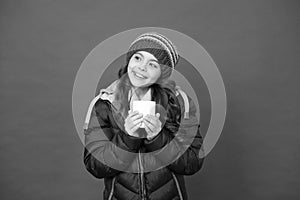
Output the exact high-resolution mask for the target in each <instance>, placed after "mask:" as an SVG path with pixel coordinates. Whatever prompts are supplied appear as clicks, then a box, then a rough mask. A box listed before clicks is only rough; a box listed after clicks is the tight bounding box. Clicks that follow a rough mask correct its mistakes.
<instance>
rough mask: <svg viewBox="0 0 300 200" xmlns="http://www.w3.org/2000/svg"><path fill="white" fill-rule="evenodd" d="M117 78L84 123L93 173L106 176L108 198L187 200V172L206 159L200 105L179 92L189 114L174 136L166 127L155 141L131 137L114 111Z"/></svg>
mask: <svg viewBox="0 0 300 200" xmlns="http://www.w3.org/2000/svg"><path fill="white" fill-rule="evenodd" d="M116 83H117V82H114V83H113V84H111V85H110V86H109V87H108V88H106V89H103V90H101V91H100V94H99V95H98V96H97V97H96V98H94V99H93V101H92V102H91V104H90V107H89V109H88V113H87V117H86V120H85V127H84V133H85V148H84V164H85V166H86V169H87V170H88V171H89V172H90V173H91V174H92V175H93V176H94V177H96V178H99V179H102V178H104V185H105V188H104V191H103V199H104V200H187V199H188V196H187V191H186V187H185V182H184V176H185V175H192V174H195V173H196V172H198V171H199V170H200V168H201V167H202V164H203V157H202V158H200V157H199V151H200V149H201V146H202V141H203V139H202V136H201V134H200V131H199V127H200V125H199V122H198V120H197V117H196V106H195V104H194V103H193V101H192V100H191V99H190V98H189V97H187V96H184V95H182V94H184V93H182V92H181V94H180V93H177V100H178V101H179V104H180V105H182V106H181V107H182V108H184V109H181V113H179V114H181V116H184V117H182V118H181V125H180V127H179V128H178V129H177V131H176V134H175V135H174V133H171V131H170V130H169V129H167V128H166V126H164V127H163V128H162V130H161V132H160V133H159V134H158V135H157V136H156V137H155V138H154V139H152V140H150V141H149V140H147V139H145V138H137V137H132V136H130V135H128V134H127V133H126V131H125V130H124V127H123V126H122V124H120V123H119V120H118V119H119V118H118V117H117V116H115V115H114V114H113V113H114V106H113V104H112V101H113V98H114V90H115V86H116ZM187 98H188V100H189V102H188V103H187V102H186V101H187ZM170 101H172V100H171V99H170ZM173 101H174V99H173ZM121 123H122V122H121ZM143 130H144V129H143ZM175 136H177V137H175Z"/></svg>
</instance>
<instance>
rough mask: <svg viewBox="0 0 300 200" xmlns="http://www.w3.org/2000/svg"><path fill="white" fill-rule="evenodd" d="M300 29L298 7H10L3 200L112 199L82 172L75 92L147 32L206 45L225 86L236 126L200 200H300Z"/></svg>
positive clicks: (202, 176)
mask: <svg viewBox="0 0 300 200" xmlns="http://www.w3.org/2000/svg"><path fill="white" fill-rule="evenodd" d="M299 22H300V14H299V2H298V1H296V0H295V1H283V0H282V1H278V0H274V1H270V0H268V1H259V0H253V1H244V0H235V1H233V0H229V1H215V0H211V1H196V0H195V1H179V0H176V1H175V0H174V1H150V0H148V1H142V0H139V1H115V0H112V1H96V0H87V1H79V0H68V1H67V0H61V1H38V0H35V1H34V0H28V1H15V0H2V1H1V2H0V34H1V35H0V36H1V37H0V56H1V57H0V67H1V68H0V70H1V74H0V76H1V77H0V89H1V93H0V95H1V96H0V105H1V106H0V110H1V111H0V121H1V134H0V162H1V164H0V175H1V177H0V199H5V200H15V199H24V200H25V199H31V200H32V199H45V200H46V199H49V200H50V199H51V200H52V199H65V200H67V199H72V200H74V199H76V200H77V199H78V200H81V199H85V200H94V199H101V198H102V189H103V183H102V180H97V179H96V178H94V177H92V176H91V175H90V174H89V173H88V172H87V171H86V170H85V168H84V165H83V158H82V156H83V146H82V144H81V142H80V140H79V137H78V135H77V132H76V130H75V126H74V123H73V118H72V108H71V105H72V89H73V82H74V79H75V76H76V73H77V70H78V69H79V67H80V64H81V62H82V61H83V59H84V58H85V57H86V55H87V54H88V53H89V52H90V51H91V50H92V49H93V48H94V47H95V46H96V45H98V44H99V43H100V42H101V41H103V40H105V39H106V38H108V37H110V36H112V35H114V34H117V33H119V32H122V31H125V30H128V29H132V28H137V27H147V26H156V27H165V28H170V29H174V30H177V31H180V32H182V33H184V34H187V35H189V36H190V37H192V38H194V39H195V40H197V41H198V42H199V43H200V44H201V45H202V46H203V47H204V48H205V49H206V50H207V52H208V53H209V54H210V56H211V57H212V58H213V60H214V61H215V63H216V64H217V66H218V68H219V70H220V73H221V75H222V77H223V80H224V83H225V87H226V92H227V100H228V111H227V118H226V123H225V126H224V129H223V132H222V135H221V137H220V139H219V141H218V143H217V145H216V146H215V148H214V149H213V151H212V152H211V153H210V154H209V155H208V156H207V158H206V161H205V165H204V167H203V169H202V170H201V171H200V172H199V173H197V174H196V175H194V176H191V177H187V179H186V185H187V188H188V192H189V197H190V199H191V200H196V199H205V200H219V199H231V200H232V199H245V200H252V199H295V200H296V199H300V192H299V191H300V180H299V177H300V170H299V169H300V160H299V155H298V153H299V150H300V145H299V141H300V133H299V126H300V125H299V124H300V123H299V105H298V104H299V100H300V90H299V89H300V87H299V74H300V68H299V63H300V56H299V53H300V47H299V42H300V39H299V35H300V24H299ZM205 123H207V119H206V122H205Z"/></svg>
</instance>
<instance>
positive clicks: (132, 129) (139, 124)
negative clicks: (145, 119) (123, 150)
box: [130, 122, 141, 132]
mask: <svg viewBox="0 0 300 200" xmlns="http://www.w3.org/2000/svg"><path fill="white" fill-rule="evenodd" d="M140 126H141V122H140V123H137V124H135V125H134V126H133V127H132V128H131V129H130V130H131V131H132V132H135V131H136V130H138V129H139V128H140Z"/></svg>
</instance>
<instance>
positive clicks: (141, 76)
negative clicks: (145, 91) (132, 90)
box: [127, 51, 161, 87]
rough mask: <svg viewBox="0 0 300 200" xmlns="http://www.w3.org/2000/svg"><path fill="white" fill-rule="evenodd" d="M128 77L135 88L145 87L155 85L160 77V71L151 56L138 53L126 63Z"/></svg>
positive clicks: (142, 52)
mask: <svg viewBox="0 0 300 200" xmlns="http://www.w3.org/2000/svg"><path fill="white" fill-rule="evenodd" d="M127 71H128V76H129V79H130V82H131V84H132V85H133V86H135V87H147V86H150V85H151V84H153V83H155V82H156V81H157V79H158V78H159V77H160V74H161V69H160V65H159V64H158V62H157V59H156V58H155V57H154V55H153V54H151V53H148V52H146V51H138V52H136V53H135V54H133V56H132V57H131V58H130V60H129V63H128V70H127Z"/></svg>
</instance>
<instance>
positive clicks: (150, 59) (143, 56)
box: [136, 52, 159, 64]
mask: <svg viewBox="0 0 300 200" xmlns="http://www.w3.org/2000/svg"><path fill="white" fill-rule="evenodd" d="M136 54H139V55H141V56H142V57H143V58H144V55H143V54H141V53H139V52H137V53H136ZM149 61H154V62H156V63H157V64H159V63H158V61H157V60H154V59H150V60H149Z"/></svg>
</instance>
